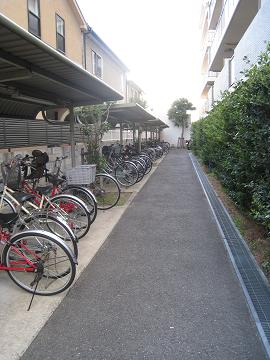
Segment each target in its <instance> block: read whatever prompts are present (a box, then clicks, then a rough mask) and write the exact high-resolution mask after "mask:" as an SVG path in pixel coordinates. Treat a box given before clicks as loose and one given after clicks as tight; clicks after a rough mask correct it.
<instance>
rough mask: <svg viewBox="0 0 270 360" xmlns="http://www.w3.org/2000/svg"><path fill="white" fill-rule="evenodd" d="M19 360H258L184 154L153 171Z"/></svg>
mask: <svg viewBox="0 0 270 360" xmlns="http://www.w3.org/2000/svg"><path fill="white" fill-rule="evenodd" d="M104 226H106V224H104ZM29 325H31V324H29ZM21 359H22V360H26V359H27V360H31V359H42V360H45V359H59V360H62V359H63V360H64V359H65V360H69V359H89V360H122V359H123V360H131V359H132V360H133V359H134V360H135V359H136V360H141V359H147V360H148V359H149V360H150V359H151V360H159V359H168V360H174V359H178V360H179V359H180V360H191V359H192V360H195V359H196V360H204V359H205V360H212V359H215V360H263V359H266V356H265V353H264V350H263V347H262V345H261V341H260V338H259V336H258V334H257V329H256V326H255V324H254V321H253V319H251V316H250V314H249V310H248V308H247V305H246V301H245V298H244V295H243V292H242V290H241V288H240V285H239V283H238V279H237V277H236V275H235V273H234V270H233V267H232V265H231V263H230V260H229V257H228V255H227V253H226V250H225V247H224V245H223V242H222V239H221V236H220V234H219V232H218V228H217V225H216V222H215V219H214V216H213V214H212V213H211V210H210V208H209V205H208V202H207V200H206V197H205V195H204V193H203V191H202V188H201V186H200V184H199V182H198V179H197V177H196V174H195V172H194V170H193V167H192V164H191V161H190V159H189V156H188V153H187V152H186V151H184V150H173V151H171V152H170V153H169V154H168V155H167V156H166V157H165V158H164V160H163V161H162V162H161V163H160V165H159V167H158V169H157V170H156V171H155V173H154V174H153V175H152V176H151V178H150V179H149V180H148V182H147V183H146V184H145V185H144V187H143V188H142V190H141V191H140V193H139V194H138V195H137V196H136V197H135V198H134V200H133V202H132V203H131V204H130V206H129V208H128V209H127V211H126V212H125V213H124V215H123V216H122V218H121V219H120V221H119V222H118V224H117V225H116V226H115V227H114V230H113V231H112V232H111V234H110V235H109V237H108V238H107V240H106V242H105V243H104V245H103V246H102V248H101V249H100V250H99V252H98V253H97V254H96V256H95V257H94V259H93V260H92V261H91V263H90V264H89V265H88V267H87V268H86V270H84V272H83V274H82V275H81V277H80V278H79V280H78V281H77V282H76V284H75V285H74V286H73V288H72V289H71V290H70V291H69V293H68V294H67V296H66V297H65V298H64V300H63V301H62V303H61V304H60V306H59V307H58V308H57V309H56V310H55V312H54V313H53V315H52V316H51V318H50V319H49V320H48V322H47V323H46V325H45V326H44V327H43V329H42V330H41V331H40V332H39V334H38V336H37V337H36V339H35V340H34V341H33V342H32V344H31V345H30V347H29V348H28V350H27V351H26V352H25V354H24V355H23V356H22V358H21Z"/></svg>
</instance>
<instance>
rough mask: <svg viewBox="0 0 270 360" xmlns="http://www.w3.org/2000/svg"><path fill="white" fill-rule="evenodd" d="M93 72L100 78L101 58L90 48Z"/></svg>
mask: <svg viewBox="0 0 270 360" xmlns="http://www.w3.org/2000/svg"><path fill="white" fill-rule="evenodd" d="M92 64H93V74H94V75H96V76H98V77H99V78H102V58H101V56H99V55H98V54H97V53H95V52H94V51H93V50H92Z"/></svg>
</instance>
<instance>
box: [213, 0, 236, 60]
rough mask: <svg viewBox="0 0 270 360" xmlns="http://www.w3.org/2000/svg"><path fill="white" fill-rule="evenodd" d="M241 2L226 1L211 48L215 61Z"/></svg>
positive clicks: (234, 0)
mask: <svg viewBox="0 0 270 360" xmlns="http://www.w3.org/2000/svg"><path fill="white" fill-rule="evenodd" d="M239 2H240V0H225V4H224V6H223V9H222V12H221V15H220V18H219V21H218V24H217V27H216V33H215V37H214V40H213V44H212V48H211V60H213V58H214V56H215V55H216V52H217V50H218V47H219V45H220V42H221V40H222V38H223V36H224V33H225V31H226V29H227V27H228V24H229V22H230V20H231V18H232V16H233V14H234V12H235V9H236V7H237V5H238V3H239ZM211 4H212V3H211ZM210 6H211V5H210Z"/></svg>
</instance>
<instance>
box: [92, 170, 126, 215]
mask: <svg viewBox="0 0 270 360" xmlns="http://www.w3.org/2000/svg"><path fill="white" fill-rule="evenodd" d="M89 189H90V190H91V191H92V192H93V194H94V195H95V197H96V200H97V208H98V209H100V210H108V209H111V208H112V207H113V206H115V205H116V204H117V203H118V201H119V199H120V193H121V190H120V186H119V185H118V182H117V181H116V180H115V178H114V177H113V176H111V175H108V174H97V175H96V178H95V182H94V183H92V184H90V185H89Z"/></svg>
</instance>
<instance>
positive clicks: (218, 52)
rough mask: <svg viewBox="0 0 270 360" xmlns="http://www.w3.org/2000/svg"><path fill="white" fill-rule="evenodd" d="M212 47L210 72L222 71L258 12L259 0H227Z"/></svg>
mask: <svg viewBox="0 0 270 360" xmlns="http://www.w3.org/2000/svg"><path fill="white" fill-rule="evenodd" d="M225 1H226V2H225V4H224V7H223V9H222V13H221V15H220V18H219V21H218V24H217V28H216V33H215V37H214V40H213V44H212V47H211V59H210V70H211V71H221V70H222V68H223V63H224V61H223V60H224V59H225V58H230V57H232V55H233V53H234V48H235V47H236V46H237V44H238V42H239V41H240V40H241V38H242V36H243V35H244V33H245V31H246V30H247V28H248V27H249V25H250V24H251V22H252V20H253V19H254V17H255V16H256V14H257V12H258V0H225Z"/></svg>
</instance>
